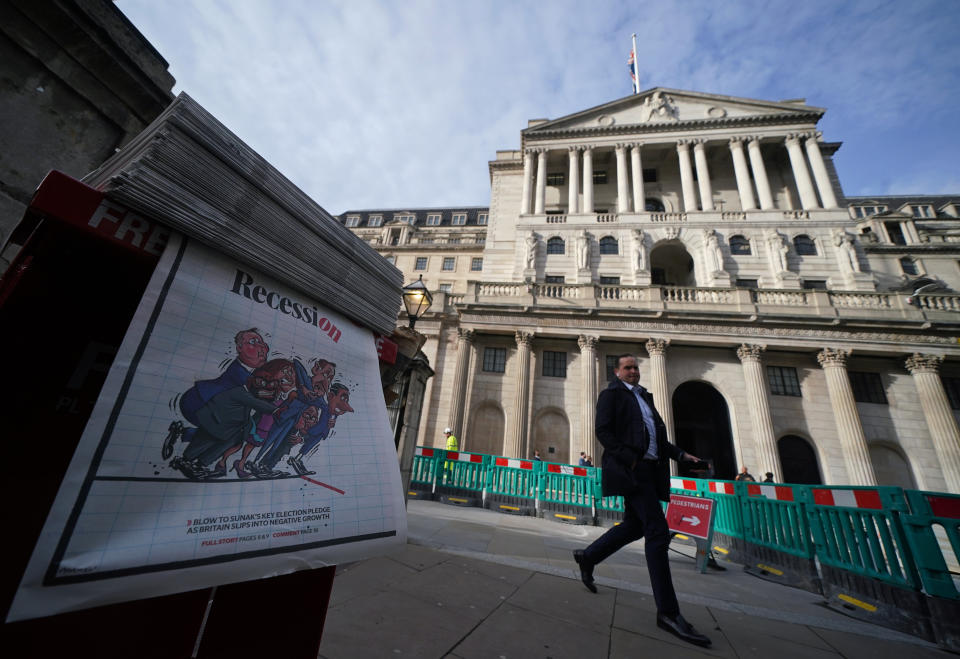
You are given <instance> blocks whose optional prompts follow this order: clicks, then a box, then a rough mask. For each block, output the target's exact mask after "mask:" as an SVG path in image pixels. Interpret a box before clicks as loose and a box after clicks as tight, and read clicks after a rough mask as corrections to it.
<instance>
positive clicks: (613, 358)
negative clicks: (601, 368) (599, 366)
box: [606, 355, 617, 382]
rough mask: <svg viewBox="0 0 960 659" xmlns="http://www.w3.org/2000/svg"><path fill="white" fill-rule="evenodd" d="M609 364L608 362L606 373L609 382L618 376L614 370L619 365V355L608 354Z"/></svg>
mask: <svg viewBox="0 0 960 659" xmlns="http://www.w3.org/2000/svg"><path fill="white" fill-rule="evenodd" d="M606 361H607V364H606V374H607V379H606V381H607V382H612V381H613V378H615V377H617V376H616V374H615V373H614V372H613V369H615V368H616V367H617V355H607V360H606Z"/></svg>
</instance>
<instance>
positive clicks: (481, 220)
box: [477, 213, 487, 224]
mask: <svg viewBox="0 0 960 659" xmlns="http://www.w3.org/2000/svg"><path fill="white" fill-rule="evenodd" d="M486 223H487V213H477V224H486Z"/></svg>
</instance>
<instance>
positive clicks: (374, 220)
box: [367, 215, 383, 227]
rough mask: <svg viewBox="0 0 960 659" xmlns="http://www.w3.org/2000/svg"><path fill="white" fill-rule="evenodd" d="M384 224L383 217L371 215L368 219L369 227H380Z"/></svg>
mask: <svg viewBox="0 0 960 659" xmlns="http://www.w3.org/2000/svg"><path fill="white" fill-rule="evenodd" d="M381 224H383V215H371V216H370V217H368V218H367V226H368V227H378V226H380V225H381Z"/></svg>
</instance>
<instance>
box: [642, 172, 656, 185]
mask: <svg viewBox="0 0 960 659" xmlns="http://www.w3.org/2000/svg"><path fill="white" fill-rule="evenodd" d="M643 182H644V183H656V182H657V170H655V169H645V170H643Z"/></svg>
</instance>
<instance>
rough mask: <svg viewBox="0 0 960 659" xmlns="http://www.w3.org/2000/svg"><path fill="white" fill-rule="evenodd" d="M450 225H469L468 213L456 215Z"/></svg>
mask: <svg viewBox="0 0 960 659" xmlns="http://www.w3.org/2000/svg"><path fill="white" fill-rule="evenodd" d="M450 223H451V224H452V225H453V226H455V227H460V226H463V225H464V224H466V223H467V214H466V213H454V214H453V218H452V219H451V221H450Z"/></svg>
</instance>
